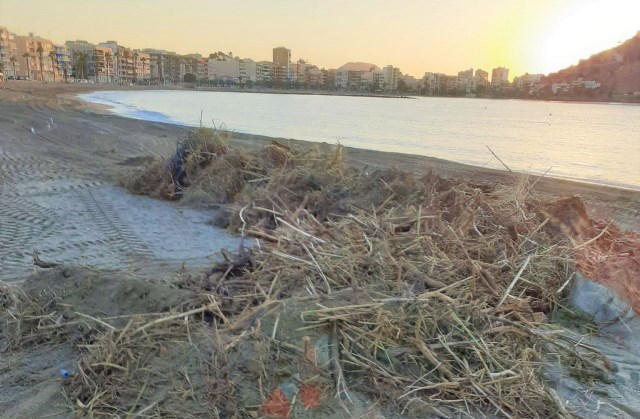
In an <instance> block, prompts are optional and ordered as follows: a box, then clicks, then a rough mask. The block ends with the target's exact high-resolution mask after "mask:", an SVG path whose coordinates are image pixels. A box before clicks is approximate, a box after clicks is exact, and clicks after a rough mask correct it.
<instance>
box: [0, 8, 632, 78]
mask: <svg viewBox="0 0 640 419" xmlns="http://www.w3.org/2000/svg"><path fill="white" fill-rule="evenodd" d="M301 3H304V4H305V7H299V5H300V4H301ZM292 4H293V2H292V1H288V0H273V1H271V2H268V4H267V3H266V2H262V1H257V0H247V1H246V2H243V4H242V5H233V4H231V3H220V4H217V3H216V4H213V3H202V2H199V1H195V0H181V1H179V2H178V1H177V0H154V1H151V0H137V1H124V0H114V1H112V2H110V3H105V2H103V1H97V0H86V1H83V2H82V3H80V2H77V1H74V0H58V1H56V2H49V1H44V0H0V25H2V26H6V27H8V28H9V29H10V30H12V31H14V32H17V33H19V34H27V33H29V32H34V33H36V34H38V35H40V36H42V37H46V38H50V39H52V40H53V41H54V42H56V43H64V42H65V41H67V40H76V39H84V40H88V41H89V42H94V43H99V42H104V41H107V40H117V41H118V42H119V43H120V44H122V45H125V46H129V47H131V48H140V49H142V48H157V49H166V50H170V51H176V52H178V53H181V54H188V53H194V52H198V53H200V54H202V55H205V56H206V55H208V54H209V53H212V52H216V51H225V52H226V51H233V52H234V53H235V55H237V56H242V57H246V58H252V59H255V60H268V59H270V58H271V57H270V54H271V49H272V48H273V47H275V46H278V45H285V46H287V47H288V48H290V49H291V50H292V59H293V60H294V61H296V60H298V59H300V58H304V59H306V60H308V61H310V62H312V63H314V64H316V65H318V66H319V67H324V68H337V67H339V66H341V65H342V64H344V63H346V62H349V61H363V62H371V63H374V64H376V65H378V66H385V65H389V64H392V65H394V66H396V67H399V68H400V69H401V71H403V72H404V73H405V74H411V75H413V76H415V77H422V75H423V74H424V73H425V72H428V71H429V72H441V73H447V74H457V72H458V71H460V70H465V69H468V68H474V69H475V68H482V69H485V70H488V71H491V69H492V68H494V67H498V66H506V67H507V68H509V69H510V72H509V76H510V77H509V78H510V79H512V78H513V77H514V76H518V75H521V74H523V73H525V72H528V73H544V74H548V73H550V72H554V71H557V70H560V69H562V68H565V67H568V66H570V65H573V64H576V63H577V62H578V61H579V60H581V59H584V58H588V57H589V56H590V55H592V54H594V53H597V52H599V51H602V50H605V49H608V48H612V47H615V46H616V45H618V44H619V43H620V42H622V41H625V40H626V39H628V38H630V37H632V36H633V35H634V34H635V33H636V32H638V31H639V30H640V20H639V19H638V16H640V1H638V0H538V1H535V2H534V1H524V0H522V1H520V0H512V1H503V0H486V1H484V2H482V3H480V2H476V1H472V0H450V1H444V0H403V1H399V2H396V3H393V4H390V3H388V2H383V1H380V0H352V1H344V0H326V1H324V2H317V1H309V0H303V1H302V2H296V5H298V7H291V5H292ZM65 10H67V11H73V13H60V11H65ZM54 15H55V19H52V18H51V16H54ZM96 16H100V19H97V20H96Z"/></svg>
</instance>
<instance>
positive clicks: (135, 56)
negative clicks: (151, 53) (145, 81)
mask: <svg viewBox="0 0 640 419" xmlns="http://www.w3.org/2000/svg"><path fill="white" fill-rule="evenodd" d="M133 82H134V83H135V84H138V53H137V52H136V53H134V54H133Z"/></svg>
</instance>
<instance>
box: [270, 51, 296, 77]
mask: <svg viewBox="0 0 640 419" xmlns="http://www.w3.org/2000/svg"><path fill="white" fill-rule="evenodd" d="M273 62H274V64H276V65H279V66H281V67H283V69H284V74H283V76H284V80H283V81H287V82H291V81H292V79H293V77H292V74H291V50H290V49H287V48H285V47H276V48H274V49H273Z"/></svg>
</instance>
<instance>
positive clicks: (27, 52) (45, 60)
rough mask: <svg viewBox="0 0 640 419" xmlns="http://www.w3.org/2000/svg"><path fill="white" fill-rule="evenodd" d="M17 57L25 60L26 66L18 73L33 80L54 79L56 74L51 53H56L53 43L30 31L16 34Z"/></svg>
mask: <svg viewBox="0 0 640 419" xmlns="http://www.w3.org/2000/svg"><path fill="white" fill-rule="evenodd" d="M14 40H15V44H16V52H17V56H16V58H18V57H20V58H19V59H22V60H24V63H25V66H24V68H23V69H21V71H20V73H19V74H18V75H20V76H23V77H29V78H30V79H32V80H41V81H53V79H54V77H55V74H54V69H53V66H54V64H53V63H52V60H51V58H50V57H49V54H50V53H51V52H53V53H54V54H55V48H54V46H53V43H52V42H51V41H50V40H48V39H44V38H41V37H39V36H35V35H34V34H33V33H29V35H28V36H17V35H15V36H14ZM53 61H54V62H55V60H53Z"/></svg>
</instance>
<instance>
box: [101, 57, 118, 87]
mask: <svg viewBox="0 0 640 419" xmlns="http://www.w3.org/2000/svg"><path fill="white" fill-rule="evenodd" d="M116 54H117V52H116ZM109 61H111V53H110V52H108V51H107V52H106V53H105V54H104V67H105V69H106V70H107V82H109V83H110V82H111V76H109Z"/></svg>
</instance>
